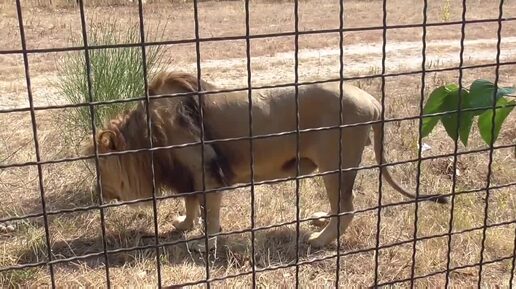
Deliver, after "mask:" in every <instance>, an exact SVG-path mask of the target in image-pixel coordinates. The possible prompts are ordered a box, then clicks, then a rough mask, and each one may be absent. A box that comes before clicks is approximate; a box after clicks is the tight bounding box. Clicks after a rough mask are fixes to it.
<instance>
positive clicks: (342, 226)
mask: <svg viewBox="0 0 516 289" xmlns="http://www.w3.org/2000/svg"><path fill="white" fill-rule="evenodd" d="M355 176H356V171H354V172H346V173H342V188H341V192H342V193H341V197H340V215H341V216H340V217H339V218H340V221H339V220H338V219H337V217H335V216H334V217H330V218H329V222H328V221H325V222H328V223H327V224H326V226H325V227H324V228H323V229H322V230H321V231H320V232H315V233H312V234H311V235H310V237H309V239H308V242H309V243H310V245H312V246H314V247H323V246H325V245H327V244H329V243H330V242H332V241H334V240H335V239H337V238H338V237H339V235H342V234H343V233H344V231H346V229H347V227H348V226H349V224H350V223H351V221H352V220H353V213H352V212H353V210H354V207H353V183H354V181H355ZM324 184H325V187H326V191H327V194H328V199H329V201H330V212H329V214H325V215H326V216H328V215H337V213H338V212H339V205H338V202H339V200H338V199H339V176H338V173H335V174H332V175H326V176H324ZM316 214H317V213H316ZM318 214H320V215H319V218H322V217H324V216H323V215H322V214H321V213H318ZM325 219H326V220H328V218H325ZM323 224H324V223H323Z"/></svg>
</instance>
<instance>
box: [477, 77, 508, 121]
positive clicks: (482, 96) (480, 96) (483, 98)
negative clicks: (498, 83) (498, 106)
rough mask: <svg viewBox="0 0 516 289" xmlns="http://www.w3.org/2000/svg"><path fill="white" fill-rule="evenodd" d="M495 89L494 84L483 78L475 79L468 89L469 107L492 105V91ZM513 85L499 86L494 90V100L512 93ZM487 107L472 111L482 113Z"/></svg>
mask: <svg viewBox="0 0 516 289" xmlns="http://www.w3.org/2000/svg"><path fill="white" fill-rule="evenodd" d="M494 91H495V85H494V84H493V83H492V82H490V81H487V80H485V79H477V80H475V81H474V82H473V83H472V84H471V87H470V90H469V99H468V103H469V104H470V107H471V108H481V107H490V106H493V93H494ZM514 91H515V89H514V88H513V87H499V88H498V89H497V91H496V96H495V98H496V101H498V99H500V98H501V97H503V96H505V95H508V94H511V93H514ZM486 110H488V108H486V109H483V110H477V111H474V114H475V115H480V114H482V113H484V112H485V111H486Z"/></svg>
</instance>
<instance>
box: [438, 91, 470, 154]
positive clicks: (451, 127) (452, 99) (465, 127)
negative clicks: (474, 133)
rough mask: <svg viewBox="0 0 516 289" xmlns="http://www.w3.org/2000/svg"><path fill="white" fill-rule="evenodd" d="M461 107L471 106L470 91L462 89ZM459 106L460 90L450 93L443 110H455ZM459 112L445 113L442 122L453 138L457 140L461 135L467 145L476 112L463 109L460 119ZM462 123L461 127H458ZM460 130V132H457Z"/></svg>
mask: <svg viewBox="0 0 516 289" xmlns="http://www.w3.org/2000/svg"><path fill="white" fill-rule="evenodd" d="M461 97H462V101H461V109H464V108H467V107H469V106H470V104H469V103H468V92H467V91H466V90H463V91H462V94H461ZM458 107H459V91H458V90H457V91H454V92H452V93H450V94H449V96H448V97H447V98H446V99H445V101H444V102H443V104H442V106H441V111H442V112H446V111H454V110H458ZM458 116H459V113H458V112H451V113H449V114H445V115H442V116H441V122H442V124H443V126H444V128H445V129H446V132H447V133H448V135H449V136H450V137H451V138H452V139H453V140H457V138H458V137H460V140H461V141H462V143H463V144H464V145H465V146H466V145H467V144H468V138H469V134H470V132H471V126H472V124H473V117H474V114H473V113H472V112H469V111H461V112H460V120H459V117H458ZM459 125H460V127H459V129H458V130H457V127H458V126H459ZM457 132H458V134H457Z"/></svg>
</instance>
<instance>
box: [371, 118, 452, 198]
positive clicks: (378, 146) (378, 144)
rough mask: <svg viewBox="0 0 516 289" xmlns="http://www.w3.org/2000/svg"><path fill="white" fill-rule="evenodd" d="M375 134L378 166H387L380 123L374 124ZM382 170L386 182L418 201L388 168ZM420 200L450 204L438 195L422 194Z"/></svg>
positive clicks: (384, 167) (375, 151)
mask: <svg viewBox="0 0 516 289" xmlns="http://www.w3.org/2000/svg"><path fill="white" fill-rule="evenodd" d="M373 132H374V142H373V146H374V153H375V155H376V161H377V162H378V165H382V164H386V163H387V161H386V160H385V156H384V155H385V153H383V154H381V153H380V150H381V147H382V140H381V134H382V127H381V124H379V123H376V124H373ZM381 170H382V175H383V177H384V178H385V180H386V181H387V183H389V185H391V186H392V187H393V188H394V189H395V190H396V191H398V192H400V193H401V194H402V195H404V196H406V197H409V198H411V199H416V198H417V197H416V195H415V194H413V193H410V192H408V191H407V190H405V189H404V188H403V187H401V186H400V185H399V184H398V183H397V182H396V181H395V180H394V179H393V178H392V175H391V173H390V171H389V169H388V168H387V167H386V166H382V167H381ZM418 198H419V199H425V200H428V201H434V202H437V203H440V204H446V203H448V199H447V198H446V197H444V196H441V195H437V194H436V195H423V194H420V195H419V197H418Z"/></svg>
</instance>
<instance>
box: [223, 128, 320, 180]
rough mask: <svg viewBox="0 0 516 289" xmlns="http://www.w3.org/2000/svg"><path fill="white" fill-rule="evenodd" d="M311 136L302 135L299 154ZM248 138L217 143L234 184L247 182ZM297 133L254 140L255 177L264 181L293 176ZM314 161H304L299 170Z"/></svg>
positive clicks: (248, 172) (302, 169)
mask: <svg viewBox="0 0 516 289" xmlns="http://www.w3.org/2000/svg"><path fill="white" fill-rule="evenodd" d="M310 141H311V139H309V138H306V137H304V136H301V137H300V141H299V156H300V158H303V157H305V155H306V151H307V148H309V146H310ZM250 148H251V147H250V145H249V141H230V142H227V143H224V144H222V145H221V146H220V150H221V153H222V154H224V156H225V157H226V159H227V160H228V162H229V164H230V167H231V169H232V171H233V173H234V175H235V179H234V183H242V182H244V183H246V182H249V181H250V177H251V154H250ZM296 149H297V145H296V136H295V135H287V136H276V137H270V138H265V139H255V140H254V141H253V152H254V158H253V167H254V180H255V181H266V180H271V179H278V178H287V177H292V176H295V173H296V170H295V166H294V167H292V162H293V160H294V164H295V159H296ZM313 166H314V165H313V163H311V162H310V161H308V162H303V163H302V164H301V165H300V169H301V171H307V170H308V171H312V170H313V169H314V168H313Z"/></svg>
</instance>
